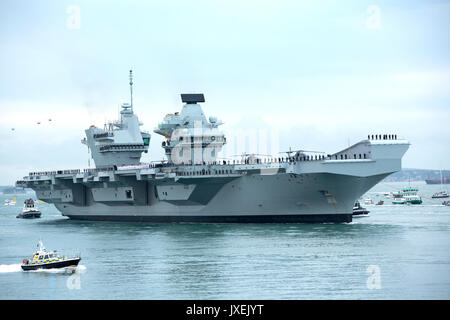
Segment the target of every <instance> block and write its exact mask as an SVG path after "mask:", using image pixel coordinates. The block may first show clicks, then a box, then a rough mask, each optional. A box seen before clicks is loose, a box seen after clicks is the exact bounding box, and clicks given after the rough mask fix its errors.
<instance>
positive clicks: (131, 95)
mask: <svg viewBox="0 0 450 320" xmlns="http://www.w3.org/2000/svg"><path fill="white" fill-rule="evenodd" d="M130 105H131V111H133V70H130Z"/></svg>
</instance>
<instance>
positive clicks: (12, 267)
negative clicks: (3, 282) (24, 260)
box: [0, 263, 22, 273]
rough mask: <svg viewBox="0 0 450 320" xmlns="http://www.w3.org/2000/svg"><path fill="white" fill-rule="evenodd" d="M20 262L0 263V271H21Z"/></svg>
mask: <svg viewBox="0 0 450 320" xmlns="http://www.w3.org/2000/svg"><path fill="white" fill-rule="evenodd" d="M20 266H21V264H20V263H16V264H0V273H9V272H21V271H22V268H21V267H20Z"/></svg>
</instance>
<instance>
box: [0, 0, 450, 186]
mask: <svg viewBox="0 0 450 320" xmlns="http://www.w3.org/2000/svg"><path fill="white" fill-rule="evenodd" d="M449 30H450V1H430V0H427V1H417V0H408V1H392V0H389V1H377V0H371V1H364V0H358V1H356V0H355V1H329V0H323V1H288V0H285V1H283V0H277V1H275V0H260V1H256V0H223V1H215V0H208V1H207V0H204V1H200V0H199V1H189V0H186V1H176V0H168V1H167V0H166V1H140V0H129V1H112V0H107V1H106V0H97V1H92V0H91V1H77V0H71V1H63V0H59V1H45V0H43V1H35V0H34V1H31V0H30V1H24V0H14V1H12V0H2V1H1V2H0V37H1V41H0V71H1V72H0V185H8V184H13V183H14V182H15V181H16V180H18V179H21V178H22V177H23V176H25V175H27V174H28V172H29V171H40V170H56V169H74V168H86V167H87V166H88V153H87V148H86V146H85V145H82V144H81V143H80V141H81V139H82V138H83V137H84V130H85V129H87V128H88V127H89V126H90V125H91V124H95V125H97V126H99V127H102V126H103V124H104V123H105V122H106V121H109V120H115V119H116V118H117V117H118V109H119V105H120V104H121V103H123V102H128V101H129V86H128V72H129V70H130V69H133V72H134V89H133V94H134V95H133V105H134V111H135V113H136V114H137V115H138V117H139V119H140V121H141V122H143V126H142V130H145V131H149V132H150V133H152V140H151V142H150V151H149V153H148V154H145V155H144V156H143V157H142V161H143V162H148V161H152V160H160V159H162V158H163V149H162V148H161V142H162V141H163V137H161V136H158V135H157V134H155V133H153V129H154V128H155V127H156V126H157V124H158V123H159V122H160V121H161V120H162V119H163V117H164V116H165V115H166V114H167V113H171V112H175V111H180V110H181V107H182V104H181V100H180V96H179V94H180V93H194V92H195V93H204V94H205V98H206V103H204V104H203V109H204V112H205V113H206V115H207V116H216V117H218V118H219V119H221V120H222V121H223V122H224V125H222V126H221V129H222V130H223V131H224V132H225V134H226V135H227V136H228V137H230V139H229V141H230V142H229V144H228V145H227V147H226V148H225V149H224V156H229V155H234V154H235V153H241V152H243V151H244V150H243V149H245V151H249V152H259V153H271V154H276V153H277V151H283V150H287V149H288V148H289V147H291V148H292V149H306V150H319V151H324V152H326V153H334V152H337V151H339V150H341V149H343V148H346V147H347V146H348V144H349V143H350V144H353V143H356V142H358V141H360V140H362V139H365V138H367V135H368V134H384V133H392V134H397V135H398V136H399V137H402V138H405V139H408V140H409V142H410V143H411V147H410V149H409V150H408V152H407V153H406V154H405V156H404V158H403V161H402V166H403V167H405V168H424V169H450V125H449V124H450V37H449V34H448V31H449ZM48 119H52V120H51V121H49V120H48ZM37 122H40V123H41V124H39V125H38V124H37ZM12 128H14V130H12ZM249 131H251V132H253V133H255V132H256V134H257V135H259V136H268V137H269V138H268V140H270V141H275V140H276V143H275V144H276V148H275V147H273V148H272V149H273V150H271V148H270V147H269V148H263V147H261V146H260V147H257V146H255V144H254V143H252V142H251V141H252V140H251V139H250V140H246V141H247V142H246V143H244V144H241V146H240V147H239V146H237V144H236V143H234V142H233V141H234V139H238V138H239V137H240V136H241V135H245V134H246V132H249ZM266 149H267V150H266Z"/></svg>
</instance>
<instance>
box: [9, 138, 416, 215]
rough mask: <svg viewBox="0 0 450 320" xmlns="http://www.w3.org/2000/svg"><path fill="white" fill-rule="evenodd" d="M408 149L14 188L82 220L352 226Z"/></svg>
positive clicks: (51, 177)
mask: <svg viewBox="0 0 450 320" xmlns="http://www.w3.org/2000/svg"><path fill="white" fill-rule="evenodd" d="M408 147H409V143H408V142H407V141H405V140H392V141H389V140H387V141H384V140H377V141H373V140H363V141H361V142H359V143H357V144H356V145H354V146H352V147H350V148H348V149H345V150H342V151H341V152H338V153H336V154H333V155H329V156H328V157H323V158H318V159H314V160H310V159H309V160H305V159H289V160H288V161H286V162H276V163H256V164H248V163H245V164H231V165H230V164H225V165H217V164H213V165H189V166H162V167H157V168H155V167H151V166H148V167H144V168H130V169H127V168H119V169H111V170H103V169H94V170H85V171H83V172H82V171H81V170H75V171H59V172H47V173H36V174H33V175H30V176H28V177H25V179H24V180H22V181H18V182H17V185H18V186H26V187H29V188H32V189H34V190H35V191H36V195H37V197H38V198H39V199H41V200H43V201H45V202H48V203H54V204H55V206H56V208H57V209H58V210H59V211H61V213H62V214H63V215H64V216H67V217H69V218H71V219H78V220H110V221H140V222H196V223H197V222H202V223H203V222H204V223H211V222H213V223H297V222H312V223H316V222H334V223H340V222H351V221H352V208H353V205H354V203H355V200H356V199H358V198H359V197H360V196H361V195H363V194H364V193H365V192H366V191H367V190H369V189H370V188H371V187H372V186H374V185H375V184H377V183H378V182H379V181H381V180H382V179H383V178H385V177H386V176H388V175H389V174H391V173H393V172H396V171H399V170H400V169H401V157H402V156H403V154H404V153H405V152H406V150H407V149H408ZM353 154H354V155H355V156H351V157H350V155H353ZM357 154H364V157H366V159H364V158H363V159H360V158H359V157H357V156H356V155H357ZM342 155H345V156H342ZM347 155H348V156H347ZM120 169H121V170H120Z"/></svg>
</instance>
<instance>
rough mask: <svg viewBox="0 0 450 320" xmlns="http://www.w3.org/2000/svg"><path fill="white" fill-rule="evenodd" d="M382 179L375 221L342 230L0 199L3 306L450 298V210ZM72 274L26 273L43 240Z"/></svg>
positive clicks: (373, 208) (423, 188) (423, 189)
mask: <svg viewBox="0 0 450 320" xmlns="http://www.w3.org/2000/svg"><path fill="white" fill-rule="evenodd" d="M406 185H407V183H389V184H387V183H380V184H378V185H377V186H375V187H374V188H373V189H372V190H370V191H369V192H368V193H366V195H364V197H367V196H370V197H371V198H372V199H373V200H374V202H375V203H376V202H378V201H379V200H383V201H384V204H383V205H379V206H377V205H367V206H366V205H364V202H363V201H362V202H361V204H362V205H363V206H366V208H367V209H368V210H370V214H369V217H361V218H355V219H354V220H353V222H352V223H347V224H152V223H123V222H86V221H72V220H69V219H67V218H66V217H63V216H61V214H60V213H59V212H58V211H57V210H56V209H55V207H54V206H52V205H49V204H45V203H44V204H38V206H39V208H40V210H41V211H42V218H40V219H32V220H25V219H17V218H16V215H17V214H18V213H19V212H20V210H21V208H22V205H23V201H24V200H25V199H26V198H29V197H35V196H34V194H27V195H17V204H16V205H15V206H4V205H3V204H4V200H5V199H12V198H13V195H1V196H0V206H1V208H0V299H449V298H450V207H445V206H442V205H441V202H442V200H435V199H431V195H432V194H433V193H435V192H437V191H439V190H440V188H441V187H440V186H439V185H426V184H425V183H424V182H414V183H413V182H411V186H417V187H418V188H419V194H420V195H422V196H423V200H424V202H423V204H422V205H393V204H392V199H389V198H386V197H385V196H384V195H383V194H382V193H377V192H389V191H398V190H399V189H400V188H401V187H403V186H406ZM40 238H42V240H43V242H44V245H45V246H46V247H47V248H48V249H50V250H54V249H57V250H59V251H61V252H62V253H66V254H67V255H70V254H71V253H73V254H75V253H78V252H80V254H81V257H82V260H81V262H80V265H79V266H78V268H77V269H76V270H67V269H56V270H55V269H54V270H40V271H32V272H24V271H22V270H21V268H20V264H21V262H22V259H24V258H30V257H31V255H32V253H33V252H34V250H35V249H36V245H37V243H38V240H39V239H40Z"/></svg>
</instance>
